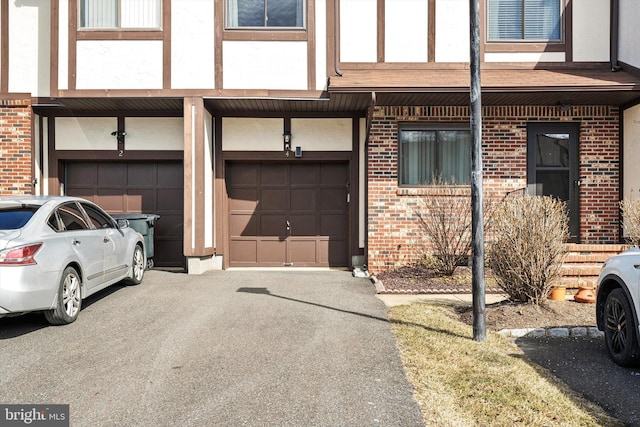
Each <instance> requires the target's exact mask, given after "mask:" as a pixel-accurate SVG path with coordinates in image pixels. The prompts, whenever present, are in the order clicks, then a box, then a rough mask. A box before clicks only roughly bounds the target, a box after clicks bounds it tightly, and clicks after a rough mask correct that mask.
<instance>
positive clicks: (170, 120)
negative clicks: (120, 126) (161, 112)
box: [124, 117, 184, 151]
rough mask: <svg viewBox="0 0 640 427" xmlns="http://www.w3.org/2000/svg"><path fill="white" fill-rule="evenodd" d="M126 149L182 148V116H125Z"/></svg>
mask: <svg viewBox="0 0 640 427" xmlns="http://www.w3.org/2000/svg"><path fill="white" fill-rule="evenodd" d="M124 129H125V131H126V132H127V135H126V138H125V148H126V149H127V150H180V151H182V150H184V119H183V118H182V117H126V118H125V119H124Z"/></svg>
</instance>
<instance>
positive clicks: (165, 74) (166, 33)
mask: <svg viewBox="0 0 640 427" xmlns="http://www.w3.org/2000/svg"><path fill="white" fill-rule="evenodd" d="M171 2H172V0H163V2H162V88H163V89H171Z"/></svg>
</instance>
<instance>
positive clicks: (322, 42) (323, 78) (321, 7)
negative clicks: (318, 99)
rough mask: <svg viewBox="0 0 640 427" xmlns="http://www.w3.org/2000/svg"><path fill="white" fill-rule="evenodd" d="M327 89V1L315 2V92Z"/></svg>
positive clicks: (319, 0)
mask: <svg viewBox="0 0 640 427" xmlns="http://www.w3.org/2000/svg"><path fill="white" fill-rule="evenodd" d="M326 89H327V0H317V1H316V90H326Z"/></svg>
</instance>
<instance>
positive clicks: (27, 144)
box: [0, 99, 33, 195]
mask: <svg viewBox="0 0 640 427" xmlns="http://www.w3.org/2000/svg"><path fill="white" fill-rule="evenodd" d="M32 117H33V114H32V112H31V100H30V99H0V195H13V194H32V192H33V185H32V181H33V176H32V168H31V165H32V160H33V159H32V151H31V147H32V145H31V121H32Z"/></svg>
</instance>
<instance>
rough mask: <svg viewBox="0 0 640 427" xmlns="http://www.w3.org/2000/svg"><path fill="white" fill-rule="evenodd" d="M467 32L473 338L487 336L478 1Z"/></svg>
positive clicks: (472, 0) (471, 8) (471, 7)
mask: <svg viewBox="0 0 640 427" xmlns="http://www.w3.org/2000/svg"><path fill="white" fill-rule="evenodd" d="M469 12H470V13H469V17H470V19H469V23H470V34H471V59H470V67H469V68H470V70H471V84H470V85H469V93H470V96H471V104H470V125H471V233H472V275H473V278H472V293H473V339H474V341H480V342H485V341H486V340H487V325H486V313H485V288H484V215H483V206H482V99H481V96H480V93H481V85H480V5H479V0H469Z"/></svg>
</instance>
